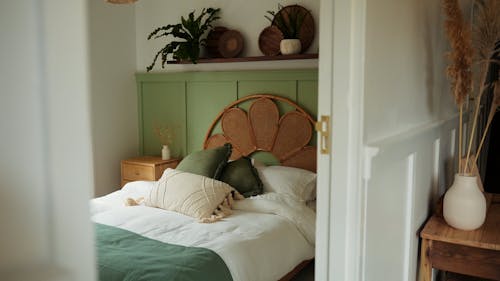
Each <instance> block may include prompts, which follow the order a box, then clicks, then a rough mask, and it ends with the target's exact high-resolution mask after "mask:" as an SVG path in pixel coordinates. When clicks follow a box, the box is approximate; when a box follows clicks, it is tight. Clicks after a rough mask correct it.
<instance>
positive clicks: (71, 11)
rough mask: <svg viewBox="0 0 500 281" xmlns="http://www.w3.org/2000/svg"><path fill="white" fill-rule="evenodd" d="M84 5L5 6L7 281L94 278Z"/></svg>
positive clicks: (0, 33) (2, 183) (33, 2)
mask: <svg viewBox="0 0 500 281" xmlns="http://www.w3.org/2000/svg"><path fill="white" fill-rule="evenodd" d="M86 5H87V3H86V1H84V0H72V1H65V0H47V1H38V0H20V1H1V2H0V38H1V43H0V61H1V63H0V70H1V71H0V73H1V76H0V84H1V85H2V90H1V92H0V131H1V141H0V144H1V145H0V155H1V157H0V187H1V188H0V224H1V230H2V231H1V232H2V234H1V238H0V248H1V249H2V251H1V252H0V276H2V277H1V278H0V279H2V280H75V281H76V280H78V281H79V280H81V281H92V280H95V263H94V250H93V243H92V236H93V230H92V227H91V224H90V221H89V214H88V199H89V198H90V192H91V190H92V186H93V173H92V166H91V163H92V162H91V160H92V159H91V155H92V154H91V142H90V140H91V138H90V126H89V104H88V102H89V100H88V99H89V92H88V78H87V76H88V71H87V69H88V67H87V63H88V57H87V44H88V42H87V37H86V34H87V30H86V27H87V15H86Z"/></svg>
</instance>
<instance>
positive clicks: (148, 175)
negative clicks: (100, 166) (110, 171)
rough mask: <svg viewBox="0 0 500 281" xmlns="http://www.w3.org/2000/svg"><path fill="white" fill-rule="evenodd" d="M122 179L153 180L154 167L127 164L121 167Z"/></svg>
mask: <svg viewBox="0 0 500 281" xmlns="http://www.w3.org/2000/svg"><path fill="white" fill-rule="evenodd" d="M123 179H126V180H155V169H154V167H148V166H142V165H133V164H127V165H123Z"/></svg>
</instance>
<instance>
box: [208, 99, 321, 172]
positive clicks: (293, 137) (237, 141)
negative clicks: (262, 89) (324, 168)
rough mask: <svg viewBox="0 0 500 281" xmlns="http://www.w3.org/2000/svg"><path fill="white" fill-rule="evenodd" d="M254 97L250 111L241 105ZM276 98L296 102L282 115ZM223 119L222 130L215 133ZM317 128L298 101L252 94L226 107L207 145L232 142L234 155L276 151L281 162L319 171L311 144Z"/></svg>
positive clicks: (235, 156) (289, 102)
mask: <svg viewBox="0 0 500 281" xmlns="http://www.w3.org/2000/svg"><path fill="white" fill-rule="evenodd" d="M249 100H253V102H252V104H251V105H250V108H249V109H248V113H247V112H245V111H244V110H243V109H241V108H238V107H237V106H238V105H239V104H240V103H242V102H245V101H249ZM275 101H280V102H283V103H286V104H288V105H290V106H292V107H293V108H294V109H295V110H292V111H289V112H287V113H285V114H283V115H282V116H281V117H280V114H279V110H278V107H277V105H276V103H275ZM218 122H220V124H221V127H222V131H223V133H222V134H214V135H212V131H213V129H214V127H215V126H216V125H217V123H218ZM313 128H314V120H313V119H312V117H311V116H310V115H309V114H308V113H307V112H306V111H305V110H304V109H302V108H301V107H300V106H298V105H297V104H296V103H294V102H292V101H290V100H288V99H286V98H283V97H279V96H274V95H266V94H259V95H252V96H247V97H244V98H241V99H239V100H237V101H235V102H233V103H231V104H230V105H228V106H227V107H226V108H224V110H222V111H221V112H220V113H219V114H218V115H217V117H216V118H215V120H214V121H213V122H212V125H211V126H210V128H209V129H208V132H207V134H206V136H205V141H204V143H203V148H204V149H207V148H212V147H218V146H221V145H223V144H224V143H227V142H229V143H231V144H232V146H233V154H232V155H231V159H233V160H234V159H238V158H240V157H242V156H249V155H251V154H252V153H254V152H256V151H266V152H269V153H271V154H273V155H274V156H275V157H276V159H278V160H279V162H280V163H281V165H284V166H290V167H297V168H302V169H306V170H310V171H313V172H316V147H314V146H308V143H309V142H310V140H311V137H312V134H313Z"/></svg>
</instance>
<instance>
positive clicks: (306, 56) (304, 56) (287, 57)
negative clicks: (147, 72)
mask: <svg viewBox="0 0 500 281" xmlns="http://www.w3.org/2000/svg"><path fill="white" fill-rule="evenodd" d="M317 58H318V54H298V55H278V56H258V57H244V58H212V59H208V58H205V59H199V60H198V63H226V62H249V61H273V60H306V59H317ZM167 63H169V64H192V62H191V61H172V60H169V61H168V62H167Z"/></svg>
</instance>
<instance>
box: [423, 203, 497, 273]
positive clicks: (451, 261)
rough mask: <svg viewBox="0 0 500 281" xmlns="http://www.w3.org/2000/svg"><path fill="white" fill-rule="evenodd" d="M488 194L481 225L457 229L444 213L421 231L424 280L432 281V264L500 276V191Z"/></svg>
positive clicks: (466, 271)
mask: <svg viewBox="0 0 500 281" xmlns="http://www.w3.org/2000/svg"><path fill="white" fill-rule="evenodd" d="M485 196H486V199H487V202H488V212H487V214H486V221H485V222H484V224H483V226H481V227H480V228H479V229H476V230H473V231H463V230H458V229H455V228H453V227H451V226H448V224H446V222H445V221H444V218H443V216H442V215H441V214H434V215H433V216H432V217H431V218H430V219H429V221H428V222H427V223H426V224H425V227H424V229H423V230H422V232H421V233H420V236H421V237H422V245H421V255H420V274H419V276H420V281H431V278H432V268H437V269H441V270H446V271H451V272H456V273H461V274H465V275H470V276H475V277H481V278H488V279H493V280H500V194H489V193H485ZM438 210H439V208H438Z"/></svg>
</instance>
